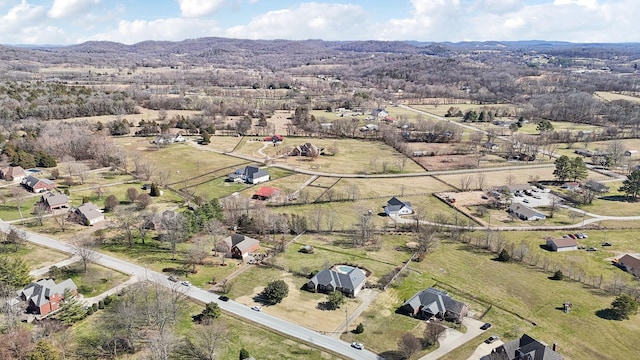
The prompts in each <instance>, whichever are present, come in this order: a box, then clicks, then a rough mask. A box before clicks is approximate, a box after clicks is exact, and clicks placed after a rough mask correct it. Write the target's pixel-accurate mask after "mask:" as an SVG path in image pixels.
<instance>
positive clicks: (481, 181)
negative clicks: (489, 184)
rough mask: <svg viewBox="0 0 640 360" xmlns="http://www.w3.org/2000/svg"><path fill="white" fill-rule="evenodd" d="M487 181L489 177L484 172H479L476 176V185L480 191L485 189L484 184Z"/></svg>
mask: <svg viewBox="0 0 640 360" xmlns="http://www.w3.org/2000/svg"><path fill="white" fill-rule="evenodd" d="M486 179H487V175H486V174H485V173H483V172H479V173H478V174H477V175H476V183H477V184H478V190H482V189H484V182H485V180H486Z"/></svg>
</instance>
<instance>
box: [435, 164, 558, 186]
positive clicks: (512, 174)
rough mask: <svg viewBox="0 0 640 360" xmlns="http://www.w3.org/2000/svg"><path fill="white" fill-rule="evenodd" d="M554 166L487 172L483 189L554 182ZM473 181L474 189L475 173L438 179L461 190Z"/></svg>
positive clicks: (475, 182)
mask: <svg viewBox="0 0 640 360" xmlns="http://www.w3.org/2000/svg"><path fill="white" fill-rule="evenodd" d="M554 169H555V168H554V166H553V165H549V166H547V167H541V168H535V169H526V168H523V169H509V170H499V171H485V172H482V173H480V174H484V178H483V188H484V189H487V188H491V187H497V186H505V185H507V184H512V185H515V184H524V183H527V182H529V181H534V180H536V179H539V180H552V179H554V176H553V170H554ZM469 178H471V179H472V188H474V187H475V186H476V185H477V180H478V175H477V174H474V173H469V174H455V175H438V176H437V179H439V180H441V181H443V182H445V183H447V184H450V185H451V186H452V187H456V188H460V187H461V186H462V182H463V181H465V182H466V180H467V179H469Z"/></svg>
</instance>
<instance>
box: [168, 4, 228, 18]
mask: <svg viewBox="0 0 640 360" xmlns="http://www.w3.org/2000/svg"><path fill="white" fill-rule="evenodd" d="M178 3H179V4H180V13H181V15H182V16H184V17H188V18H197V17H203V16H207V15H211V14H213V13H214V12H215V11H216V10H218V9H219V8H220V7H221V6H222V5H224V0H178Z"/></svg>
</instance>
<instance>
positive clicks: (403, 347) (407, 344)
mask: <svg viewBox="0 0 640 360" xmlns="http://www.w3.org/2000/svg"><path fill="white" fill-rule="evenodd" d="M421 349H422V342H421V341H420V339H418V338H417V337H416V336H415V335H413V334H412V333H404V334H403V335H402V337H400V340H398V350H399V351H400V352H401V353H402V355H403V358H404V359H411V358H412V357H413V355H415V354H416V353H417V352H418V351H420V350H421Z"/></svg>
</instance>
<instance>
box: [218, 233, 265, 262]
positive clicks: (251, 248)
mask: <svg viewBox="0 0 640 360" xmlns="http://www.w3.org/2000/svg"><path fill="white" fill-rule="evenodd" d="M222 241H224V242H225V243H226V244H227V245H228V246H229V249H230V250H229V253H228V255H229V256H231V257H232V258H235V259H244V258H245V257H247V256H248V255H249V254H251V253H252V252H255V251H257V250H258V249H260V241H258V240H256V239H254V238H250V237H248V236H245V235H240V234H233V235H231V236H229V237H227V238H225V239H222Z"/></svg>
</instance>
